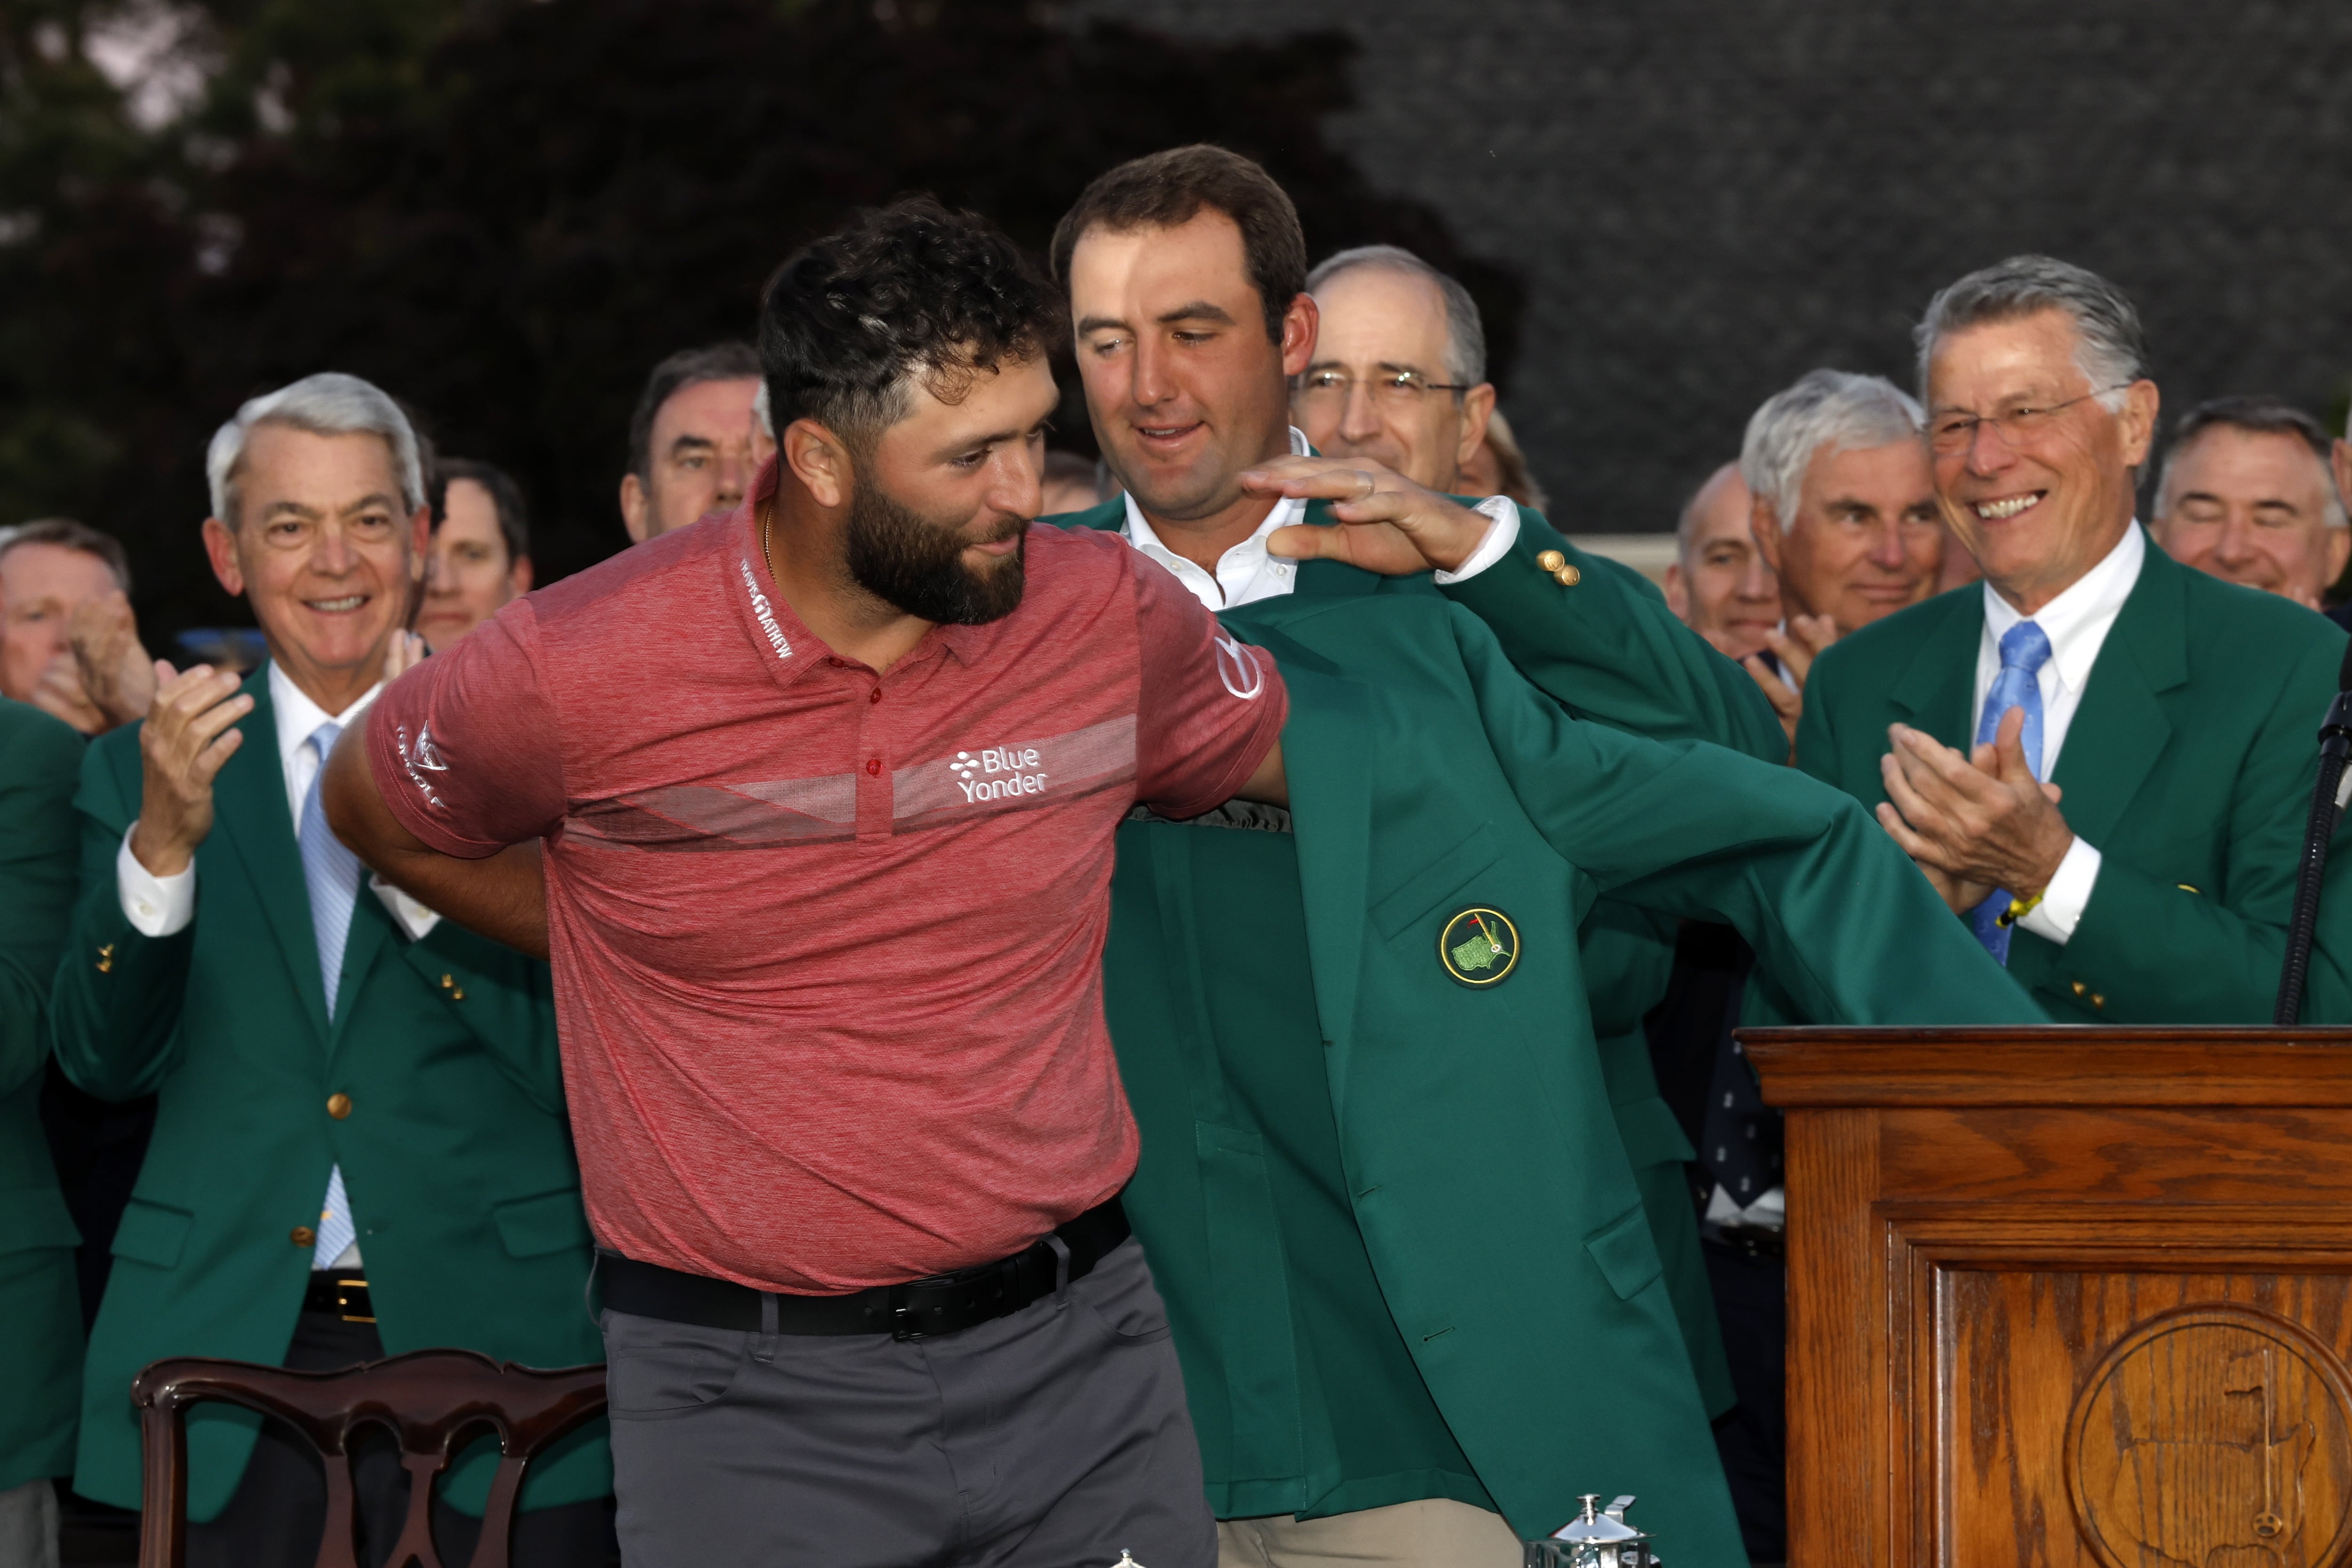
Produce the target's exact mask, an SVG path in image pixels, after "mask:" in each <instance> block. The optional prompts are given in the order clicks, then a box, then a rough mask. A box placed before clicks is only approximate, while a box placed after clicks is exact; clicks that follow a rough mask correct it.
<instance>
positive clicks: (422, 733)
mask: <svg viewBox="0 0 2352 1568" xmlns="http://www.w3.org/2000/svg"><path fill="white" fill-rule="evenodd" d="M392 740H393V744H394V745H395V746H397V747H399V748H400V768H401V771H402V772H403V773H406V774H407V775H408V782H409V783H410V784H415V786H416V793H417V794H419V795H423V796H424V797H425V804H426V805H432V806H436V807H438V808H439V809H441V810H443V811H446V810H448V809H449V808H448V806H447V805H446V804H444V803H443V801H442V799H441V797H440V796H439V795H436V794H435V793H434V792H433V781H432V780H431V779H428V778H426V777H425V773H423V772H422V771H421V770H424V769H430V770H432V771H433V772H434V773H447V772H448V771H449V764H448V763H446V762H444V761H443V760H442V757H441V752H440V749H439V748H438V747H436V746H435V745H434V744H433V729H432V726H431V725H430V724H420V725H418V726H417V727H416V733H415V736H414V737H411V736H410V734H409V733H408V726H407V725H405V724H395V725H394V726H393V730H392Z"/></svg>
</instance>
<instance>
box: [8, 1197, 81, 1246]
mask: <svg viewBox="0 0 2352 1568" xmlns="http://www.w3.org/2000/svg"><path fill="white" fill-rule="evenodd" d="M80 1245H81V1232H80V1231H79V1229H77V1228H76V1227H75V1226H74V1222H73V1215H70V1214H68V1213H67V1212H66V1199H65V1194H63V1193H61V1192H59V1191H58V1189H57V1188H55V1187H18V1188H16V1189H15V1190H14V1191H12V1192H5V1193H0V1257H5V1256H6V1255H7V1254H9V1253H12V1252H30V1251H32V1250H34V1249H35V1248H36V1247H79V1246H80Z"/></svg>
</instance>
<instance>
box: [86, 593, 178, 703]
mask: <svg viewBox="0 0 2352 1568" xmlns="http://www.w3.org/2000/svg"><path fill="white" fill-rule="evenodd" d="M66 642H67V643H68V646H69V647H72V649H73V661H74V667H75V668H77V669H78V670H79V672H80V674H81V686H82V689H83V690H84V691H87V692H88V693H89V700H90V704H91V706H93V707H94V708H96V709H97V710H98V711H99V712H100V713H102V714H104V715H105V717H106V726H105V727H106V728H108V729H112V728H114V727H115V726H116V725H118V724H128V723H130V722H131V721H132V720H133V719H137V718H139V717H141V716H142V715H143V714H145V713H146V711H147V710H148V709H150V708H151V707H152V706H154V702H155V685H156V681H155V660H154V659H153V658H152V657H151V656H150V655H149V654H148V652H147V649H146V648H145V647H143V646H142V644H141V643H140V641H139V623H138V620H137V619H136V618H135V617H134V616H132V615H131V601H130V600H129V599H128V598H126V597H125V596H124V595H121V594H120V593H113V594H108V595H102V596H101V597H99V598H95V599H87V600H84V601H83V602H82V603H80V604H79V605H75V606H74V612H73V617H72V618H71V619H70V620H68V622H67V623H66Z"/></svg>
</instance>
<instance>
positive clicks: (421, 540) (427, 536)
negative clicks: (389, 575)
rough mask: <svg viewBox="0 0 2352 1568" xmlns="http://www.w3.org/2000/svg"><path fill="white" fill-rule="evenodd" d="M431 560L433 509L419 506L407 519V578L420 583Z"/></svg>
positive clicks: (423, 579)
mask: <svg viewBox="0 0 2352 1568" xmlns="http://www.w3.org/2000/svg"><path fill="white" fill-rule="evenodd" d="M432 560H433V509H432V508H431V507H429V506H420V507H418V508H417V509H416V515H415V517H412V518H410V519H409V520H408V580H409V581H410V582H411V583H415V584H422V583H423V582H424V581H425V567H426V566H427V565H428V564H429V563H431V562H432Z"/></svg>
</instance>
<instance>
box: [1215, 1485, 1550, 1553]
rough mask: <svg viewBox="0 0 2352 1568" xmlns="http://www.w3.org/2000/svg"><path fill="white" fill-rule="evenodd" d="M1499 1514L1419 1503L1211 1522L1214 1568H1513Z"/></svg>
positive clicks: (1447, 1502) (1515, 1541)
mask: <svg viewBox="0 0 2352 1568" xmlns="http://www.w3.org/2000/svg"><path fill="white" fill-rule="evenodd" d="M1523 1560H1524V1559H1523V1557H1522V1548H1521V1546H1520V1543H1519V1538H1518V1537H1517V1535H1514V1534H1513V1533H1512V1532H1511V1527H1510V1526H1509V1525H1507V1524H1506V1523H1504V1522H1503V1516H1502V1515H1500V1514H1497V1513H1489V1512H1487V1511H1486V1510H1485V1509H1483V1508H1473V1507H1471V1506H1470V1505H1469V1504H1468V1503H1465V1502H1455V1501H1454V1500H1453V1499H1451V1498H1423V1500H1420V1501H1418V1502H1401V1503H1396V1504H1393V1505H1391V1506H1390V1507H1388V1508H1368V1509H1365V1510H1362V1511H1361V1512H1360V1513H1339V1514H1333V1515H1332V1516H1331V1517H1330V1518H1328V1519H1307V1520H1299V1519H1294V1518H1292V1517H1291V1516H1290V1515H1288V1514H1286V1513H1277V1514H1274V1515H1271V1516H1269V1517H1267V1518H1265V1519H1224V1520H1219V1521H1217V1568H1341V1565H1345V1568H1520V1563H1522V1561H1523Z"/></svg>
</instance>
